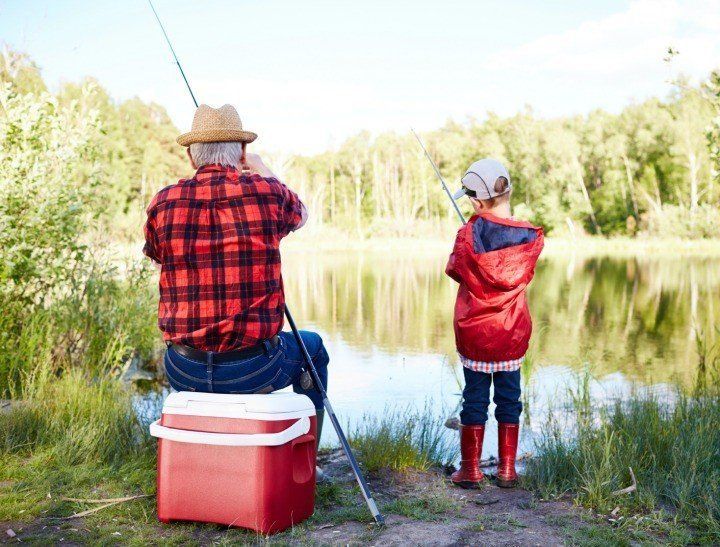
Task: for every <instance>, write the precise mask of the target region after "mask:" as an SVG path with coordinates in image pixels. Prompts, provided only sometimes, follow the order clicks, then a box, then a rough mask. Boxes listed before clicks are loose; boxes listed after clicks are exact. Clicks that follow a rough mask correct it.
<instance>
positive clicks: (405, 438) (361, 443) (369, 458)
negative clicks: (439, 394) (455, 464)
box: [349, 403, 458, 472]
mask: <svg viewBox="0 0 720 547" xmlns="http://www.w3.org/2000/svg"><path fill="white" fill-rule="evenodd" d="M443 423H444V419H443V418H441V417H440V415H439V414H438V413H437V412H435V410H434V409H433V407H432V405H431V404H430V403H427V404H426V405H425V408H424V409H422V410H417V409H414V408H411V407H407V408H404V409H397V408H386V410H385V412H383V413H382V415H381V416H380V417H376V416H370V415H366V416H364V418H363V420H361V421H360V422H359V424H358V425H356V426H355V427H354V429H351V430H350V434H349V439H350V444H351V445H352V447H353V448H354V449H355V450H356V451H357V456H358V460H359V461H360V463H361V464H362V465H363V467H364V468H365V469H367V470H368V471H369V472H376V471H379V470H380V469H392V470H394V471H405V470H409V469H416V470H422V471H425V470H427V469H430V468H431V467H434V466H444V465H448V464H449V463H451V462H452V461H454V460H455V459H456V457H457V455H458V446H457V445H458V443H457V439H456V438H455V437H454V436H452V435H449V434H448V432H447V431H446V430H445V428H444V426H443Z"/></svg>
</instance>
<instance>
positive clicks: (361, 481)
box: [148, 0, 459, 526]
mask: <svg viewBox="0 0 720 547" xmlns="http://www.w3.org/2000/svg"><path fill="white" fill-rule="evenodd" d="M148 3H149V4H150V7H151V8H152V11H153V13H154V14H155V19H157V22H158V24H159V25H160V29H161V30H162V33H163V35H164V36H165V41H166V42H167V44H168V46H170V51H171V52H172V54H173V57H174V58H175V62H176V63H177V66H178V68H179V69H180V74H181V75H182V77H183V80H185V85H186V86H187V88H188V91H189V92H190V96H191V97H192V100H193V103H195V108H197V107H198V102H197V100H196V99H195V94H194V93H193V92H192V88H191V87H190V83H189V82H188V79H187V77H186V76H185V71H184V70H183V69H182V65H181V64H180V60H179V59H178V57H177V55H176V54H175V49H174V48H173V47H172V43H171V42H170V38H169V37H168V35H167V32H165V27H164V26H163V24H162V21H160V17H159V16H158V13H157V11H156V10H155V6H153V3H152V0H148ZM244 157H245V145H244V143H243V160H244ZM458 212H459V211H458ZM285 317H287V320H288V323H289V324H290V329H291V330H292V333H293V336H294V337H295V340H296V341H297V344H298V346H299V347H300V351H301V352H302V354H303V359H304V360H305V364H306V365H307V370H308V371H309V372H310V375H311V376H312V380H313V383H314V384H315V389H317V391H318V392H320V396H321V397H322V402H323V406H324V407H325V410H326V411H327V414H328V417H329V418H330V422H331V423H332V425H333V428H335V433H336V434H337V436H338V439H339V440H340V445H341V446H342V449H343V451H344V452H345V455H346V456H347V458H348V460H349V461H350V467H352V470H353V473H354V475H355V479H356V480H357V482H358V485H359V486H360V491H361V492H362V495H363V498H365V503H366V504H367V506H368V509H370V513H372V516H373V518H374V519H375V522H376V523H377V524H379V525H381V526H382V525H384V524H385V518H384V517H383V516H382V513H380V510H379V509H378V507H377V504H376V503H375V500H374V499H373V497H372V494H371V493H370V489H369V488H368V485H367V483H366V482H365V477H363V474H362V471H360V465H358V462H357V459H355V454H353V451H352V449H351V448H350V443H348V440H347V437H345V433H344V432H343V429H342V426H341V425H340V422H339V420H338V418H337V416H336V415H335V411H334V410H333V407H332V405H331V404H330V400H329V399H328V395H327V391H325V386H324V385H323V383H322V380H320V376H319V375H318V372H317V370H316V369H315V365H314V364H313V362H312V358H311V357H310V353H309V352H308V350H307V347H306V346H305V342H304V341H303V339H302V336H300V332H299V331H298V328H297V326H295V320H294V319H293V316H292V314H291V313H290V308H288V306H287V304H285ZM318 444H319V443H318Z"/></svg>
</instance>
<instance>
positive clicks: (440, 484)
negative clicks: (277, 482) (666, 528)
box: [0, 450, 664, 546]
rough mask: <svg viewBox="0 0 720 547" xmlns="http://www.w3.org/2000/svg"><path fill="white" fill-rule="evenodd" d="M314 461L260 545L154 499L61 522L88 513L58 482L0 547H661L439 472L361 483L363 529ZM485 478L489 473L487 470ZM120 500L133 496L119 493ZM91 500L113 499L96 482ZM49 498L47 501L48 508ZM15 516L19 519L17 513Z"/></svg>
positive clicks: (577, 514)
mask: <svg viewBox="0 0 720 547" xmlns="http://www.w3.org/2000/svg"><path fill="white" fill-rule="evenodd" d="M321 464H322V465H323V467H324V469H325V471H326V473H327V474H328V475H329V476H331V477H332V479H333V482H332V483H331V484H323V485H320V486H319V487H318V498H317V509H316V512H315V515H314V516H313V517H312V518H311V519H310V520H309V521H307V522H305V523H302V524H301V525H299V526H297V527H295V528H294V529H292V530H288V531H286V532H283V533H282V534H278V535H275V536H271V537H269V538H265V537H262V536H258V535H256V534H253V533H251V532H248V531H244V530H239V529H227V528H223V527H219V526H213V525H200V524H186V523H173V524H170V525H163V524H160V523H159V522H157V520H156V519H155V500H154V498H147V499H135V500H132V501H128V502H124V503H119V504H117V505H115V506H113V507H108V508H105V509H102V510H100V511H98V512H96V513H93V514H90V515H87V516H84V517H80V518H72V519H67V518H66V517H68V516H70V515H72V514H75V513H78V512H80V511H83V510H86V509H89V508H94V507H97V505H96V504H82V503H79V504H78V503H73V502H67V501H61V497H62V495H63V492H62V485H57V489H58V491H56V492H52V493H48V494H47V495H48V496H50V497H49V498H47V499H48V501H49V503H48V504H47V507H49V509H46V510H44V511H41V515H40V516H36V517H35V518H34V519H33V520H27V521H22V520H15V521H11V522H10V521H6V522H2V523H0V542H5V543H17V542H23V543H29V544H59V543H62V544H69V545H86V544H111V545H126V544H131V545H132V544H135V545H147V544H163V545H167V544H170V545H173V544H174V545H188V544H197V545H241V544H268V543H269V544H285V545H287V544H290V545H308V544H312V545H318V544H320V545H348V544H350V545H365V544H371V545H408V544H415V545H483V544H484V545H528V546H530V545H543V546H545V545H563V544H567V545H608V544H610V545H630V544H631V543H634V542H652V543H655V542H658V543H663V542H664V538H663V536H662V534H660V533H657V532H653V531H648V532H642V533H641V534H640V532H638V531H637V530H633V531H632V533H629V531H628V530H627V529H623V528H622V527H618V526H617V525H613V524H611V523H610V522H609V521H608V518H607V516H606V517H602V516H597V515H593V514H592V513H590V512H588V511H585V510H582V509H580V508H578V507H576V506H574V505H573V504H572V503H571V502H569V501H567V500H542V499H539V498H537V497H536V496H534V495H533V494H532V493H531V492H528V491H527V490H524V489H522V488H517V489H513V490H503V489H500V488H497V487H496V486H494V485H493V484H492V483H491V482H488V484H487V485H486V486H485V487H484V488H482V489H480V490H463V489H460V488H456V487H452V486H450V485H449V484H448V482H447V476H446V474H445V472H444V471H443V470H439V469H438V470H434V471H427V472H420V471H406V472H402V473H395V472H390V471H383V472H381V473H379V474H377V475H375V476H373V477H370V480H369V482H370V487H371V490H372V491H373V493H374V495H375V499H376V501H377V502H378V505H379V506H380V507H381V509H382V511H383V512H384V514H385V515H386V519H387V525H386V526H385V527H384V528H378V527H377V526H375V525H374V524H373V523H372V519H371V517H370V515H369V512H368V510H367V508H366V506H365V504H364V502H363V500H362V496H361V495H360V493H359V490H358V488H357V486H356V483H355V480H354V477H353V476H352V473H351V471H350V468H349V467H348V466H347V464H346V462H345V458H344V456H343V454H342V453H341V452H340V451H338V450H335V451H330V452H325V453H324V454H322V456H321ZM491 471H492V470H491ZM18 490H20V485H16V484H13V483H12V481H7V482H4V483H3V484H0V496H2V497H5V496H10V492H11V491H16V492H17V491H18ZM127 494H128V495H131V494H138V492H127ZM94 496H95V497H97V498H108V497H113V496H112V495H111V494H110V493H109V492H105V491H104V490H103V485H98V487H97V489H96V490H95V492H94ZM52 500H56V501H55V502H52ZM19 518H22V515H19ZM638 534H640V535H638Z"/></svg>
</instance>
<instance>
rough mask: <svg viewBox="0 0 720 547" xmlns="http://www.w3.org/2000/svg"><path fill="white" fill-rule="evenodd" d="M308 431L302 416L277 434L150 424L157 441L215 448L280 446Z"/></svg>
mask: <svg viewBox="0 0 720 547" xmlns="http://www.w3.org/2000/svg"><path fill="white" fill-rule="evenodd" d="M309 431H310V418H309V417H307V416H303V417H302V418H300V419H299V420H298V421H296V422H295V423H294V424H292V425H291V426H290V427H288V428H287V429H284V430H283V431H279V432H277V433H249V434H246V433H208V432H206V431H188V430H186V429H174V428H172V427H165V426H162V425H160V420H155V421H154V422H153V423H151V424H150V435H152V436H153V437H158V438H159V439H167V440H168V441H176V442H179V443H191V444H212V445H217V446H280V445H281V444H285V443H288V442H290V441H292V440H293V439H297V438H298V437H300V436H302V435H305V434H306V433H308V432H309Z"/></svg>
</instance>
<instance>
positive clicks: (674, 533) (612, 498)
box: [525, 352, 720, 544]
mask: <svg viewBox="0 0 720 547" xmlns="http://www.w3.org/2000/svg"><path fill="white" fill-rule="evenodd" d="M709 353H712V352H709ZM715 355H716V352H715ZM707 365H710V366H707ZM718 370H720V368H719V367H718V360H717V357H716V356H715V357H714V361H713V362H712V363H707V362H706V361H705V360H703V366H701V368H700V375H699V377H698V382H697V388H696V389H695V391H694V392H693V393H691V394H686V393H682V392H680V391H678V392H676V393H674V394H673V396H671V397H664V398H660V397H653V396H640V395H635V396H632V397H630V398H629V399H627V400H618V401H615V402H614V403H613V404H610V405H608V406H604V407H598V406H597V404H596V403H595V402H594V401H592V400H591V399H590V397H589V392H588V384H587V382H584V383H582V384H581V387H580V388H579V389H578V390H577V391H576V392H575V393H574V395H573V401H574V405H573V409H572V413H573V415H574V416H576V417H577V419H574V420H569V421H568V423H572V424H573V425H572V427H571V428H570V430H568V428H567V427H561V426H560V424H559V423H557V422H551V423H549V424H547V426H546V428H545V431H544V435H543V437H542V438H541V440H540V441H539V442H538V446H537V454H536V456H535V458H533V459H532V460H531V461H530V462H529V464H528V466H527V477H526V480H525V484H526V486H528V487H529V488H531V489H532V490H534V491H535V492H537V493H538V494H539V495H540V496H542V497H545V498H548V497H549V498H558V497H563V496H567V495H570V496H571V497H572V498H573V499H575V500H576V501H577V502H578V503H580V504H582V505H584V506H587V507H590V508H592V509H593V510H595V511H597V512H599V513H603V514H610V515H611V516H612V520H613V521H614V523H615V524H616V526H621V527H626V528H628V529H630V530H633V529H638V528H648V527H649V528H653V529H659V530H665V531H667V532H668V534H670V535H671V539H672V538H674V539H673V541H675V542H677V543H688V542H700V543H708V544H717V543H718V542H719V541H720V429H718V427H717V424H718V423H720V389H719V387H720V383H718V375H717V372H718ZM633 485H634V486H635V487H634V488H632V486H633ZM629 486H630V487H631V488H630V490H631V491H624V490H623V489H626V488H628V487H629Z"/></svg>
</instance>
